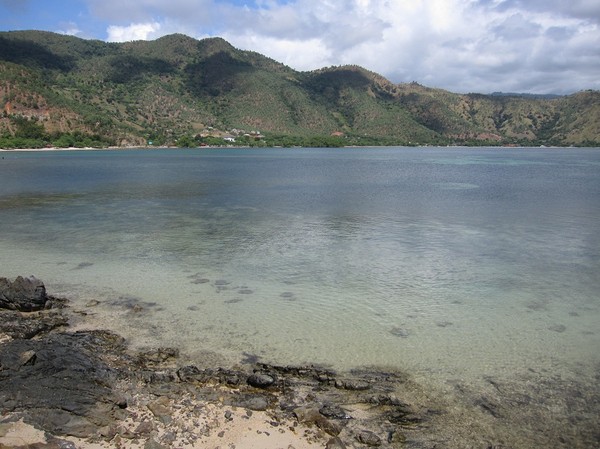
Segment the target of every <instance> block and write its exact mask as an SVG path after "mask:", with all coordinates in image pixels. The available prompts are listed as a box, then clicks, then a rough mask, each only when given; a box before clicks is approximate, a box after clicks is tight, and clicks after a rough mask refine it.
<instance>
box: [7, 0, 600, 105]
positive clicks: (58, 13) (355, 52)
mask: <svg viewBox="0 0 600 449" xmlns="http://www.w3.org/2000/svg"><path fill="white" fill-rule="evenodd" d="M22 29H38V30H46V31H54V32H58V33H64V34H71V35H74V36H78V37H81V38H84V39H101V40H106V41H114V42H119V41H129V40H138V39H156V38H158V37H160V36H163V35H166V34H171V33H176V32H177V33H183V34H187V35H189V36H192V37H195V38H198V39H201V38H204V37H209V36H220V37H223V38H225V39H227V40H228V41H229V42H231V43H232V44H233V45H234V46H236V47H238V48H242V49H245V50H253V51H257V52H259V53H262V54H265V55H267V56H270V57H272V58H274V59H276V60H278V61H280V62H283V63H285V64H287V65H289V66H291V67H293V68H295V69H298V70H313V69H317V68H320V67H327V66H331V65H343V64H358V65H361V66H363V67H365V68H367V69H369V70H373V71H375V72H378V73H381V74H382V75H384V76H386V77H387V78H388V79H390V80H391V81H393V82H411V81H417V82H419V83H421V84H425V85H427V86H431V87H440V88H444V89H448V90H451V91H454V92H481V93H490V92H494V91H504V92H531V93H559V94H564V93H572V92H575V91H578V90H582V89H600V1H598V0H338V1H334V0H286V1H283V0H246V1H245V0H132V1H128V0H0V30H2V31H8V30H22Z"/></svg>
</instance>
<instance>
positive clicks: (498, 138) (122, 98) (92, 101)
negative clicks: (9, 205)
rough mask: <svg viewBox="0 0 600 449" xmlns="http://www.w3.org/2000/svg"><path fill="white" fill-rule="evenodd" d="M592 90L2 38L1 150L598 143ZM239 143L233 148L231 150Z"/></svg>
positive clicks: (211, 42)
mask: <svg viewBox="0 0 600 449" xmlns="http://www.w3.org/2000/svg"><path fill="white" fill-rule="evenodd" d="M599 123H600V92H597V91H584V92H579V93H577V94H574V95H570V96H566V97H556V96H533V95H522V94H521V95H519V94H498V93H496V94H493V95H480V94H468V95H460V94H454V93H451V92H447V91H444V90H440V89H432V88H428V87H424V86H421V85H419V84H416V83H409V84H393V83H391V82H389V81H388V80H386V79H385V78H383V77H382V76H380V75H378V74H376V73H372V72H369V71H367V70H365V69H363V68H361V67H357V66H344V67H330V68H324V69H321V70H316V71H313V72H298V71H295V70H292V69H291V68H289V67H287V66H285V65H283V64H280V63H278V62H277V61H274V60H272V59H269V58H267V57H265V56H262V55H260V54H258V53H254V52H248V51H240V50H237V49H235V48H234V47H232V46H231V45H230V44H229V43H227V42H226V41H224V40H223V39H219V38H211V39H203V40H200V41H198V40H195V39H192V38H190V37H187V36H183V35H178V34H175V35H170V36H165V37H163V38H160V39H157V40H155V41H151V42H146V41H139V42H128V43H123V44H114V43H105V42H101V41H88V40H83V39H78V38H75V37H72V36H62V35H58V34H53V33H47V32H37V31H19V32H1V33H0V147H3V148H17V147H23V146H26V147H34V148H40V147H45V146H72V147H87V146H94V147H95V146H107V145H146V144H150V145H178V146H202V145H232V144H235V145H247V146H341V145H450V144H460V145H593V146H598V145H600V125H599ZM233 140H234V141H233Z"/></svg>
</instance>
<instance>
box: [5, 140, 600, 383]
mask: <svg viewBox="0 0 600 449" xmlns="http://www.w3.org/2000/svg"><path fill="white" fill-rule="evenodd" d="M1 155H2V159H1V160H0V275H2V276H9V277H14V276H17V275H29V274H34V275H36V276H37V277H39V278H41V279H43V280H44V281H45V282H46V284H47V287H48V290H49V291H50V292H52V293H57V294H64V295H66V296H68V297H69V298H71V299H72V301H73V302H74V305H75V307H78V308H80V309H82V310H85V311H86V313H87V314H89V317H88V319H87V320H86V321H85V325H87V326H89V325H96V326H98V327H103V326H110V327H111V328H115V329H116V330H117V331H119V332H121V333H122V334H124V335H125V336H126V337H127V338H128V340H129V341H130V343H131V344H132V345H133V346H134V347H136V346H137V347H142V346H157V345H159V346H176V347H178V348H180V349H181V350H182V352H183V353H184V354H185V355H186V357H188V358H189V360H190V361H191V362H194V363H197V364H200V365H202V364H206V365H210V364H214V363H222V364H237V363H241V362H243V361H245V360H262V361H266V362H275V363H281V364H287V363H290V364H304V363H317V364H323V365H327V366H331V367H334V368H336V369H350V368H355V367H363V366H377V367H388V368H394V369H396V368H397V369H403V370H406V371H408V372H410V373H412V375H414V376H415V377H417V378H421V379H427V380H428V381H433V382H437V384H439V385H450V384H452V382H453V381H454V380H456V379H460V380H461V382H467V383H469V382H470V383H476V382H480V381H482V379H485V378H486V377H487V376H490V375H493V376H496V377H499V378H502V379H514V378H515V377H516V376H518V375H520V374H522V373H526V372H532V371H534V372H552V373H559V374H560V375H561V376H564V377H569V378H578V379H579V378H586V379H593V377H594V376H595V375H596V373H597V370H598V366H600V353H599V351H598V349H597V348H598V347H600V326H599V324H600V294H599V292H600V275H598V273H600V237H599V233H598V229H600V151H599V150H598V149H574V148H569V149H537V148H516V149H506V148H477V149H466V148H344V149H319V148H313V149H219V150H216V149H202V150H200V149H156V150H118V151H110V150H102V151H100V150H99V151H95V150H82V151H64V152H49V151H39V152H3V153H1ZM92 299H95V300H98V301H99V302H100V303H99V304H98V305H97V306H95V307H90V306H87V307H86V304H89V302H90V301H91V300H92Z"/></svg>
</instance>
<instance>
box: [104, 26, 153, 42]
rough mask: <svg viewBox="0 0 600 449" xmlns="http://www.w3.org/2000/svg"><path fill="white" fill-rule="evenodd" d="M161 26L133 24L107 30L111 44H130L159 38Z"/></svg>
mask: <svg viewBox="0 0 600 449" xmlns="http://www.w3.org/2000/svg"><path fill="white" fill-rule="evenodd" d="M160 29H161V25H160V23H157V22H149V23H132V24H130V25H128V26H116V25H111V26H109V27H108V28H107V29H106V32H107V33H108V38H107V40H108V41H109V42H129V41H138V40H148V39H150V38H155V37H157V32H158V31H160Z"/></svg>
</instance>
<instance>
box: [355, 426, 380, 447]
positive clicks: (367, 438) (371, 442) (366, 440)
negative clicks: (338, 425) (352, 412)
mask: <svg viewBox="0 0 600 449" xmlns="http://www.w3.org/2000/svg"><path fill="white" fill-rule="evenodd" d="M356 440H357V441H358V442H359V443H362V444H366V445H367V446H372V447H376V446H381V438H379V437H378V436H377V435H375V434H374V433H373V432H371V431H370V430H362V431H361V432H360V433H359V434H358V435H357V436H356Z"/></svg>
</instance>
